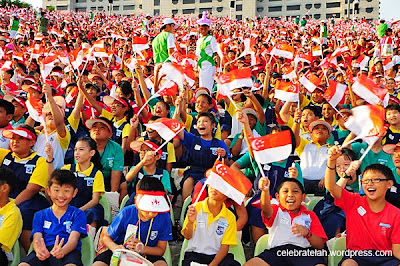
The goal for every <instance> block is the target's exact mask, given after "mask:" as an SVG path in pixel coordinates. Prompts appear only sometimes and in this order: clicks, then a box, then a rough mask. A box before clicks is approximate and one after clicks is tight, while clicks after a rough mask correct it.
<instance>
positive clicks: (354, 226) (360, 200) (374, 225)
mask: <svg viewBox="0 0 400 266" xmlns="http://www.w3.org/2000/svg"><path fill="white" fill-rule="evenodd" d="M335 205H337V206H338V207H340V208H341V209H342V210H343V211H344V212H345V214H346V232H347V238H346V245H347V249H351V250H392V245H393V244H400V209H398V208H396V207H395V206H393V205H392V204H390V203H388V202H386V205H385V208H384V209H383V210H382V211H380V212H379V213H374V212H373V211H371V209H370V208H369V205H368V202H367V197H361V196H360V195H359V194H357V193H351V192H348V191H347V190H345V189H342V197H341V198H340V200H339V199H335Z"/></svg>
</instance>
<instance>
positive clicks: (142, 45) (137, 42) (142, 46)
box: [132, 36, 150, 53]
mask: <svg viewBox="0 0 400 266" xmlns="http://www.w3.org/2000/svg"><path fill="white" fill-rule="evenodd" d="M149 48H150V46H149V44H148V42H147V38H146V37H137V36H135V37H133V38H132V50H133V51H134V52H137V53H139V52H140V51H143V50H146V49H149Z"/></svg>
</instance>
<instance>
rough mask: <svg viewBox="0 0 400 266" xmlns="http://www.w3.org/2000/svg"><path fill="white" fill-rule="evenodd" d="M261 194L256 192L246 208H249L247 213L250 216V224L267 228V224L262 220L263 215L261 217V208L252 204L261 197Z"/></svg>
mask: <svg viewBox="0 0 400 266" xmlns="http://www.w3.org/2000/svg"><path fill="white" fill-rule="evenodd" d="M260 196H261V194H256V195H254V196H253V198H251V200H250V201H249V203H248V204H247V206H246V210H247V214H248V217H249V220H248V222H247V223H248V224H249V225H252V226H255V227H259V228H262V229H267V227H265V224H264V223H263V221H262V217H261V209H259V208H257V207H254V206H252V205H251V203H252V202H254V201H256V200H259V199H260Z"/></svg>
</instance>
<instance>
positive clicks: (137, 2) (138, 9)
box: [42, 0, 380, 20]
mask: <svg viewBox="0 0 400 266" xmlns="http://www.w3.org/2000/svg"><path fill="white" fill-rule="evenodd" d="M110 1H111V0H110ZM349 1H350V2H349ZM112 2H113V3H112V12H114V13H116V14H123V15H130V14H140V13H144V14H148V13H150V14H154V15H156V14H158V15H165V16H171V15H173V14H176V15H178V14H195V15H198V14H201V13H202V12H203V11H208V12H209V13H211V14H213V15H214V16H231V17H232V18H236V19H239V20H240V19H244V18H246V17H255V16H268V17H272V18H279V17H291V16H304V15H309V16H310V17H313V18H315V19H327V18H331V17H336V18H348V17H349V18H353V17H354V16H355V17H365V18H366V19H368V20H377V19H378V18H379V4H380V1H379V0H325V1H323V0H322V1H321V0H236V1H232V0H113V1H112ZM357 4H358V6H359V9H358V10H356V12H354V8H355V7H356V6H357ZM47 6H54V7H55V8H56V10H74V11H95V10H97V11H102V10H105V11H106V12H109V10H110V6H111V4H109V0H42V7H43V8H46V7H47ZM349 10H350V13H349ZM354 13H355V14H354Z"/></svg>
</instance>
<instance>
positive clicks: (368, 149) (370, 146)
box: [359, 143, 375, 162]
mask: <svg viewBox="0 0 400 266" xmlns="http://www.w3.org/2000/svg"><path fill="white" fill-rule="evenodd" d="M374 144H375V143H374ZM374 144H372V145H369V146H368V148H367V149H366V150H365V152H364V153H363V155H362V156H361V158H360V159H359V161H360V162H361V161H362V160H364V158H365V156H367V153H368V152H369V151H370V150H371V149H372V146H373V145H374Z"/></svg>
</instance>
